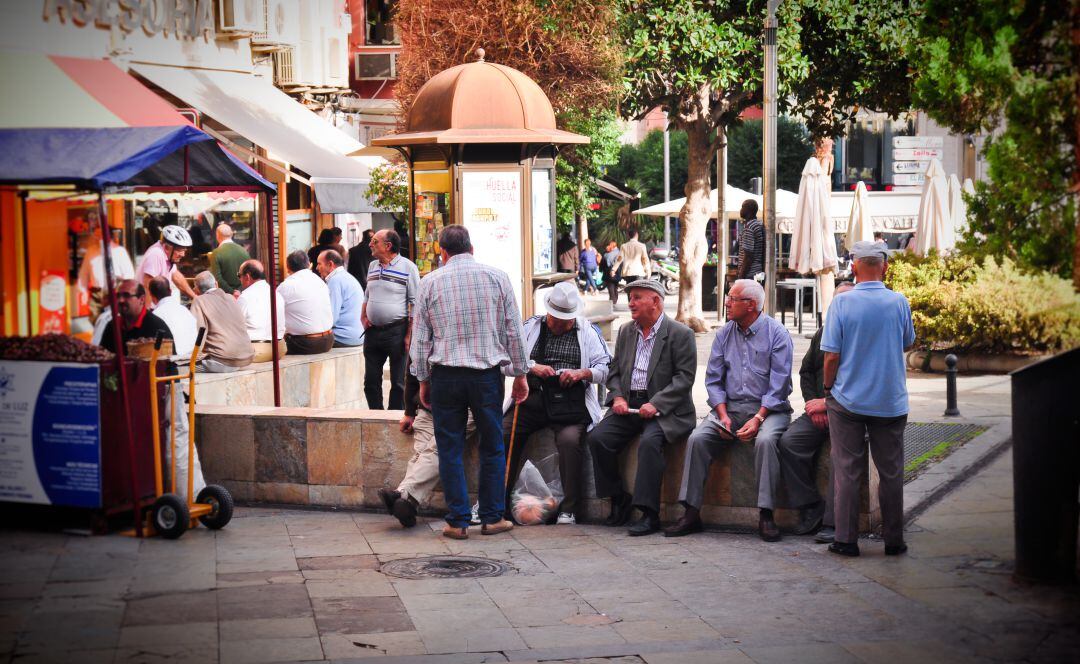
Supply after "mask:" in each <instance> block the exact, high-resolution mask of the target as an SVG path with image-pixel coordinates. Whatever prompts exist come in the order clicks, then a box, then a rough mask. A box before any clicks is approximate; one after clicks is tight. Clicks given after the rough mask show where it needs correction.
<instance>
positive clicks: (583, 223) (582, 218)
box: [577, 187, 589, 251]
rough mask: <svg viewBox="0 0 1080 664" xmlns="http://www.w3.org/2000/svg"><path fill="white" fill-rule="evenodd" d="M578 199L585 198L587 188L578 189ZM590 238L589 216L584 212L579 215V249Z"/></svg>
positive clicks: (579, 249)
mask: <svg viewBox="0 0 1080 664" xmlns="http://www.w3.org/2000/svg"><path fill="white" fill-rule="evenodd" d="M578 200H585V188H584V187H581V188H580V189H578ZM588 238H589V216H588V214H586V213H584V212H582V213H580V214H579V215H578V243H577V245H578V251H581V250H582V249H583V248H584V247H585V240H587V239H588Z"/></svg>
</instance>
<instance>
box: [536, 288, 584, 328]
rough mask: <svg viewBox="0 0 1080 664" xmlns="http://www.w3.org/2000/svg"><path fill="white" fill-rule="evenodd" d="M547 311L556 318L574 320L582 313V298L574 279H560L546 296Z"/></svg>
mask: <svg viewBox="0 0 1080 664" xmlns="http://www.w3.org/2000/svg"><path fill="white" fill-rule="evenodd" d="M544 306H545V307H546V308H547V312H548V313H549V314H551V315H552V316H554V317H555V318H561V319H562V320H573V319H574V318H577V317H578V316H579V315H580V314H581V298H580V297H578V292H577V287H576V286H574V283H573V282H572V281H560V282H559V283H557V284H555V286H553V287H552V288H551V290H550V291H548V294H547V297H545V298H544Z"/></svg>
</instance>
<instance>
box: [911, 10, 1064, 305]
mask: <svg viewBox="0 0 1080 664" xmlns="http://www.w3.org/2000/svg"><path fill="white" fill-rule="evenodd" d="M1070 30H1071V31H1072V36H1071V38H1070ZM919 32H920V37H921V40H920V45H919V48H918V52H919V60H920V61H922V62H924V63H925V65H924V67H922V68H921V70H920V71H919V74H918V78H917V80H916V82H915V92H916V98H917V101H918V104H919V106H920V107H922V108H924V109H925V110H926V112H927V113H928V114H929V115H930V116H931V117H933V118H934V119H935V120H937V121H938V122H940V123H942V124H944V125H946V126H948V127H949V128H951V129H952V130H954V131H957V132H962V133H976V132H991V136H990V137H989V138H988V139H987V141H986V145H985V146H984V151H985V155H986V159H987V162H988V163H989V171H990V172H989V175H990V182H988V183H987V182H979V183H976V185H975V197H974V199H973V200H972V201H970V204H969V207H968V221H969V231H970V233H969V234H968V235H967V236H966V237H965V238H964V240H963V242H962V247H963V249H964V250H965V251H967V252H971V253H973V254H974V255H976V256H980V257H981V256H984V255H1004V256H1007V257H1009V258H1011V259H1012V260H1014V261H1015V262H1016V263H1017V264H1018V265H1020V266H1022V267H1024V268H1027V269H1046V270H1050V271H1051V272H1054V273H1056V274H1059V275H1061V276H1063V277H1069V276H1070V275H1071V277H1072V282H1073V288H1074V289H1075V290H1077V291H1080V231H1078V225H1080V218H1078V207H1080V206H1078V201H1077V197H1078V195H1080V140H1078V139H1080V125H1078V123H1080V112H1078V110H1077V99H1078V97H1080V71H1078V68H1080V37H1078V36H1077V35H1080V3H1078V2H1076V1H1075V0H1073V1H1071V2H1070V0H1018V1H1016V2H1000V1H996V0H962V1H959V0H949V1H945V0H926V3H925V17H924V20H923V21H922V23H921V25H920V27H919ZM1070 252H1071V256H1070Z"/></svg>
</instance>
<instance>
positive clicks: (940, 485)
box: [904, 420, 1012, 523]
mask: <svg viewBox="0 0 1080 664" xmlns="http://www.w3.org/2000/svg"><path fill="white" fill-rule="evenodd" d="M1011 443H1012V421H1011V420H1009V421H1006V422H1001V423H999V424H995V425H994V426H992V427H990V429H988V430H987V431H985V432H983V433H982V434H981V435H979V436H976V437H975V438H973V439H972V440H970V441H968V442H967V443H965V444H963V445H962V446H961V447H960V449H958V450H956V451H955V452H953V453H952V454H950V455H949V456H947V457H946V458H944V459H942V460H941V461H939V462H937V463H935V464H934V465H932V466H930V467H928V468H927V469H926V470H924V471H922V473H920V474H919V476H918V477H917V478H915V479H914V480H912V481H911V482H908V483H907V484H905V485H904V523H911V522H912V521H914V520H915V519H916V518H917V517H918V516H919V515H920V514H922V513H923V512H925V511H926V510H927V509H929V508H930V507H931V506H932V505H934V504H935V503H937V501H939V500H941V499H942V498H943V497H945V496H946V495H947V494H948V493H949V492H950V491H952V490H953V489H954V488H956V487H957V486H959V485H960V484H961V483H963V482H964V480H966V479H968V478H969V477H971V476H972V475H974V474H975V473H977V472H978V471H980V470H982V469H983V468H984V467H986V466H987V465H988V464H989V463H990V462H991V461H993V460H994V459H996V458H997V457H998V456H999V455H1000V454H1002V453H1003V452H1005V451H1006V450H1007V449H1008V448H1009V445H1010V444H1011Z"/></svg>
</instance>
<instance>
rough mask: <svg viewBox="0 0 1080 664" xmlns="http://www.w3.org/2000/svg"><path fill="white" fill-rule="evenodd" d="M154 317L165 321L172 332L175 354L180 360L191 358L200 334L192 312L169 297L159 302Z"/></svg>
mask: <svg viewBox="0 0 1080 664" xmlns="http://www.w3.org/2000/svg"><path fill="white" fill-rule="evenodd" d="M154 315H155V316H157V317H158V318H160V319H161V320H163V321H165V324H166V325H168V326H169V332H172V336H173V354H175V355H176V356H177V357H178V358H179V359H186V358H189V357H191V351H192V350H194V348H195V337H196V336H198V334H199V331H198V325H196V323H195V317H194V316H192V315H191V312H190V311H188V310H187V309H186V308H185V307H184V305H182V304H180V300H179V299H177V298H176V297H174V296H169V297H163V298H161V299H160V300H158V303H157V306H156V307H154Z"/></svg>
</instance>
